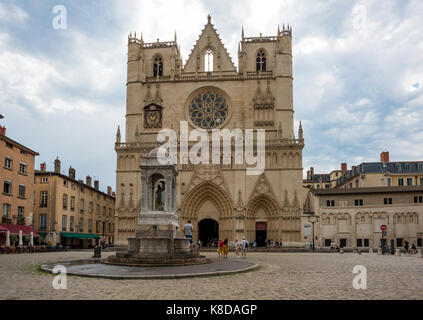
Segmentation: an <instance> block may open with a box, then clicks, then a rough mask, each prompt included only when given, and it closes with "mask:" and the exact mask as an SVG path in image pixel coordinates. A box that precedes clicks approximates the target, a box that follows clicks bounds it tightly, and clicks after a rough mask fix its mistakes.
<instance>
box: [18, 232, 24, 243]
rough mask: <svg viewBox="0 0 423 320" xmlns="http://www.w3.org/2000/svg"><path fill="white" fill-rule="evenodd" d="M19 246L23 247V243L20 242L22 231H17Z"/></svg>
mask: <svg viewBox="0 0 423 320" xmlns="http://www.w3.org/2000/svg"><path fill="white" fill-rule="evenodd" d="M19 245H20V246H23V241H22V230H19Z"/></svg>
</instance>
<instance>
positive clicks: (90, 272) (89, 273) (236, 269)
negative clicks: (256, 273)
mask: <svg viewBox="0 0 423 320" xmlns="http://www.w3.org/2000/svg"><path fill="white" fill-rule="evenodd" d="M57 265H62V266H65V267H66V273H67V274H70V275H77V276H83V277H96V278H108V279H172V278H187V277H205V276H219V275H226V274H234V273H240V272H247V271H253V270H256V269H258V268H259V265H257V264H254V263H252V262H248V261H242V260H233V259H228V260H217V259H213V260H212V262H211V263H208V264H199V265H189V266H169V267H130V266H116V265H108V264H103V263H100V261H99V260H78V261H67V262H62V263H54V264H48V265H42V266H41V270H43V271H47V272H53V268H54V267H55V266H57Z"/></svg>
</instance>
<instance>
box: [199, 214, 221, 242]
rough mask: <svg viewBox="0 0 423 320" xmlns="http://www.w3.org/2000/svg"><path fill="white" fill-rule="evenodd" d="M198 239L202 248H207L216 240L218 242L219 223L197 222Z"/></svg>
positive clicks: (209, 221) (205, 220)
mask: <svg viewBox="0 0 423 320" xmlns="http://www.w3.org/2000/svg"><path fill="white" fill-rule="evenodd" d="M198 238H199V239H200V240H201V243H202V246H207V245H208V244H209V243H211V242H212V241H215V240H216V239H217V240H219V223H218V222H217V221H216V220H214V219H207V218H206V219H203V220H200V221H199V222H198Z"/></svg>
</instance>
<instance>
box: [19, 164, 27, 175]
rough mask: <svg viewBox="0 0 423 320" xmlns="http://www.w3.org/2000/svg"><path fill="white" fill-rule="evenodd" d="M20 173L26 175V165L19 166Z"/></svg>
mask: <svg viewBox="0 0 423 320" xmlns="http://www.w3.org/2000/svg"><path fill="white" fill-rule="evenodd" d="M19 172H20V173H22V174H26V164H25V163H20V164H19Z"/></svg>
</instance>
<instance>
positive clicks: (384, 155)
mask: <svg viewBox="0 0 423 320" xmlns="http://www.w3.org/2000/svg"><path fill="white" fill-rule="evenodd" d="M380 162H383V163H386V162H389V151H384V152H381V154H380Z"/></svg>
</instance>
